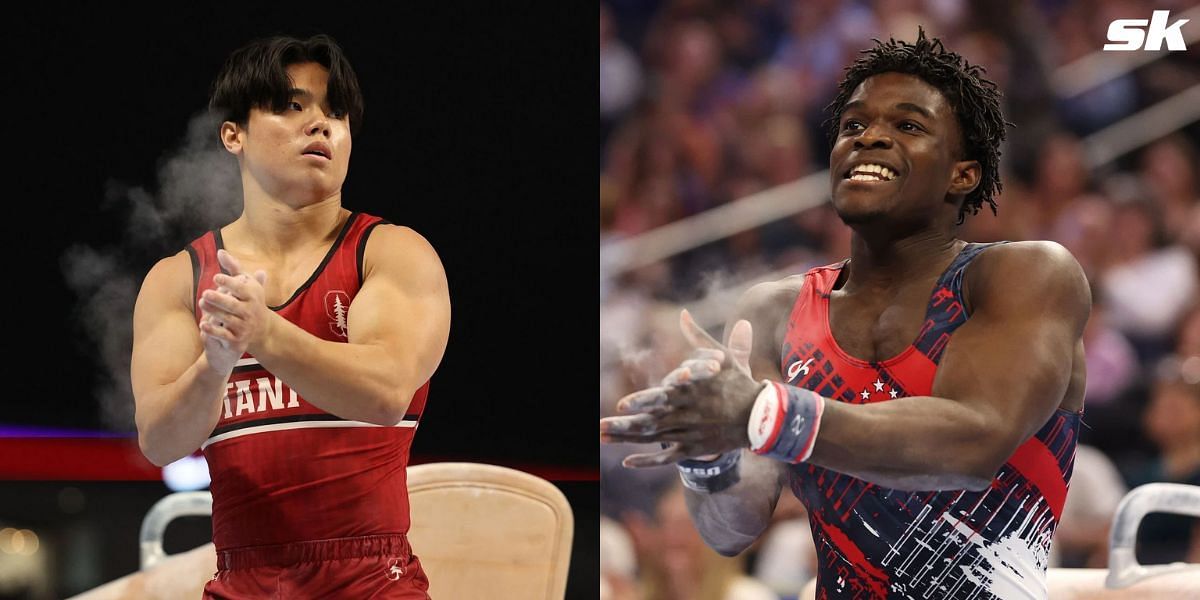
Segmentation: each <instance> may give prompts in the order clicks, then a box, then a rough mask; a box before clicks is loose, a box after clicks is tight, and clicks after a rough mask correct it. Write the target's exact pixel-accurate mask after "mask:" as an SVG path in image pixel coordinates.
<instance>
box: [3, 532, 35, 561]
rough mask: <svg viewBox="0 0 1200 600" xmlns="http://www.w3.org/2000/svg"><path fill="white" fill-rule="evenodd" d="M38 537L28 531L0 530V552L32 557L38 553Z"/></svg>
mask: <svg viewBox="0 0 1200 600" xmlns="http://www.w3.org/2000/svg"><path fill="white" fill-rule="evenodd" d="M39 546H40V543H39V541H38V536H37V534H36V533H34V532H33V531H30V530H28V529H13V528H12V527H5V528H4V529H0V552H3V553H5V554H22V555H25V556H32V555H33V554H35V553H36V552H37V551H38V547H39Z"/></svg>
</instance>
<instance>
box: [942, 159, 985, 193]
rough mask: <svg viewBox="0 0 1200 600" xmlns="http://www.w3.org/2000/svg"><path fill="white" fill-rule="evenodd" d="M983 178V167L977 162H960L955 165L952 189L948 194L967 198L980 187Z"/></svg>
mask: <svg viewBox="0 0 1200 600" xmlns="http://www.w3.org/2000/svg"><path fill="white" fill-rule="evenodd" d="M982 177H983V167H981V166H980V165H979V161H977V160H960V161H958V162H956V163H954V170H953V171H952V172H951V173H950V189H949V190H947V191H946V193H948V194H951V195H955V196H966V195H967V194H970V193H971V192H972V191H974V190H975V188H977V187H979V180H980V179H981V178H982Z"/></svg>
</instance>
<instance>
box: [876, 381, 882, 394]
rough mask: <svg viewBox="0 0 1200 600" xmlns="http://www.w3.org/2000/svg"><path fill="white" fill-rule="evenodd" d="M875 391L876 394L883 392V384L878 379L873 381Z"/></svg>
mask: <svg viewBox="0 0 1200 600" xmlns="http://www.w3.org/2000/svg"><path fill="white" fill-rule="evenodd" d="M875 391H877V392H882V391H883V382H882V381H880V380H878V379H876V380H875Z"/></svg>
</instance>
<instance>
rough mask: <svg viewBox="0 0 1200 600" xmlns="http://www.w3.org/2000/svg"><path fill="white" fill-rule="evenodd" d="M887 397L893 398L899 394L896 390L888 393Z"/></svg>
mask: <svg viewBox="0 0 1200 600" xmlns="http://www.w3.org/2000/svg"><path fill="white" fill-rule="evenodd" d="M888 395H889V396H891V397H893V398H895V397H896V396H899V395H900V394H897V393H896V390H892V391H890V392H888Z"/></svg>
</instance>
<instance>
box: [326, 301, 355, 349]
mask: <svg viewBox="0 0 1200 600" xmlns="http://www.w3.org/2000/svg"><path fill="white" fill-rule="evenodd" d="M349 309H350V296H348V295H346V292H343V291H342V290H333V291H331V292H327V293H326V294H325V314H327V315H329V318H330V319H331V320H330V321H329V330H330V331H332V332H333V334H334V335H337V336H339V337H346V311H347V310H349Z"/></svg>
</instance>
